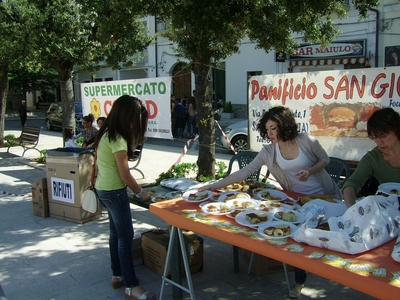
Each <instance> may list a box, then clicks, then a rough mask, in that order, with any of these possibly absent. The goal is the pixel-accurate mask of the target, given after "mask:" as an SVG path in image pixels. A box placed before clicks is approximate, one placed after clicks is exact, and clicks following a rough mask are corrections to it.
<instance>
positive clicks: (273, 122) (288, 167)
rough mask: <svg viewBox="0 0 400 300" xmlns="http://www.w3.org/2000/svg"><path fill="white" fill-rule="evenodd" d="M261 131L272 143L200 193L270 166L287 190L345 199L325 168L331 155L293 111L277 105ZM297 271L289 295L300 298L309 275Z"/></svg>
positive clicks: (260, 125) (268, 113)
mask: <svg viewBox="0 0 400 300" xmlns="http://www.w3.org/2000/svg"><path fill="white" fill-rule="evenodd" d="M257 130H258V131H259V133H260V136H261V137H262V138H263V139H265V140H267V142H269V144H266V145H264V146H263V148H262V149H261V151H260V153H259V154H258V155H257V156H256V157H255V158H254V160H253V161H252V162H251V163H250V164H248V165H247V166H246V167H244V168H243V169H240V170H238V171H236V172H234V173H232V174H230V175H229V176H228V177H225V178H224V179H222V180H219V181H217V182H215V183H213V184H210V185H206V186H203V187H201V188H199V190H205V189H210V190H216V189H220V188H222V187H225V186H227V185H229V184H232V183H235V182H240V181H242V180H244V179H246V178H247V177H249V176H250V175H251V174H253V173H254V172H256V171H257V170H258V169H260V168H261V167H262V166H263V165H266V166H267V167H268V170H269V171H270V172H271V174H272V176H274V178H275V179H276V180H277V181H278V182H279V184H280V185H281V186H282V188H283V189H284V190H288V191H295V192H298V193H302V194H308V195H309V194H314V193H315V194H326V195H330V196H333V197H334V198H336V199H343V195H342V193H341V191H340V189H339V187H338V186H337V184H336V183H335V182H334V180H333V179H332V178H331V177H330V175H329V174H328V173H327V172H326V171H325V169H324V168H325V166H326V165H327V164H328V163H329V157H328V154H327V153H326V151H325V150H324V149H323V148H322V146H321V145H320V143H319V142H318V140H317V139H315V138H314V137H312V136H310V135H308V134H306V133H299V132H298V128H297V123H296V121H295V118H294V116H293V112H292V111H291V110H290V109H289V108H287V107H283V106H275V107H272V108H271V109H269V110H268V111H266V112H265V113H264V115H263V117H262V118H261V120H260V121H259V122H258V124H257ZM270 142H272V143H270ZM294 270H295V282H296V284H295V285H294V286H293V287H292V289H291V291H290V293H289V296H290V297H291V298H298V297H299V296H300V293H301V289H302V288H303V286H304V283H305V281H306V272H305V271H304V270H302V269H299V268H294Z"/></svg>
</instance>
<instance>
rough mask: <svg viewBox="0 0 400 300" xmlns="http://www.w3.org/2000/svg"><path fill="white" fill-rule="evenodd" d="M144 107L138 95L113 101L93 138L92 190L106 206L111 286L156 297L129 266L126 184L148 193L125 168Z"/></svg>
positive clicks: (133, 299) (139, 137) (141, 129)
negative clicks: (94, 150)
mask: <svg viewBox="0 0 400 300" xmlns="http://www.w3.org/2000/svg"><path fill="white" fill-rule="evenodd" d="M147 119H148V115H147V110H146V108H145V107H144V106H143V105H142V103H141V102H140V100H139V99H137V98H135V97H131V96H127V95H124V96H121V97H119V98H118V99H117V100H115V102H114V103H113V106H112V109H111V111H110V114H109V115H108V117H107V119H106V120H105V123H104V124H103V125H102V126H101V128H100V130H99V132H98V134H97V136H96V140H95V144H94V146H95V149H96V155H97V162H96V165H97V170H98V172H97V178H96V183H95V187H96V192H97V194H98V196H99V198H100V200H101V201H102V202H103V203H104V205H105V206H106V207H107V211H108V216H109V220H110V238H109V247H110V257H111V269H112V272H113V276H112V278H111V286H112V287H113V288H115V289H117V288H120V287H122V286H124V285H125V286H126V288H125V299H129V300H137V299H147V300H153V299H156V296H155V295H154V294H152V293H150V292H148V291H145V290H144V289H143V288H142V287H141V286H140V285H139V282H138V280H137V277H136V274H135V269H134V267H133V254H132V240H133V236H134V234H133V226H132V216H131V210H130V202H129V198H128V194H127V191H126V188H127V187H129V188H130V189H131V190H132V191H133V192H135V193H136V194H138V195H139V196H140V198H141V199H142V200H148V199H149V198H150V195H149V194H148V193H147V192H146V191H145V190H143V189H142V187H141V186H140V185H139V184H138V183H137V182H136V180H135V178H134V177H133V176H132V174H131V172H130V171H129V165H128V157H133V154H134V149H135V148H134V147H133V145H139V144H142V143H143V142H144V138H145V137H144V136H145V133H146V130H147Z"/></svg>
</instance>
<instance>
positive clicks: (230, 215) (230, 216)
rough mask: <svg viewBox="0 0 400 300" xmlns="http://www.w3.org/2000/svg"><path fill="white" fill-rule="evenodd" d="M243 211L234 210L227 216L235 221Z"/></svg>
mask: <svg viewBox="0 0 400 300" xmlns="http://www.w3.org/2000/svg"><path fill="white" fill-rule="evenodd" d="M242 211H243V210H240V209H233V210H232V211H231V212H230V213H229V214H227V215H226V216H227V217H229V218H231V219H234V218H236V216H237V215H238V214H239V213H241V212H242ZM235 212H236V214H235ZM232 214H233V215H232Z"/></svg>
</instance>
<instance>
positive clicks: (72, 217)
mask: <svg viewBox="0 0 400 300" xmlns="http://www.w3.org/2000/svg"><path fill="white" fill-rule="evenodd" d="M49 211H50V217H52V218H55V219H60V220H64V221H67V222H72V223H78V224H84V223H87V222H90V221H93V220H96V219H98V218H100V217H101V212H100V213H96V214H91V213H90V212H87V211H86V210H83V208H82V207H73V206H68V205H64V204H59V203H54V202H49Z"/></svg>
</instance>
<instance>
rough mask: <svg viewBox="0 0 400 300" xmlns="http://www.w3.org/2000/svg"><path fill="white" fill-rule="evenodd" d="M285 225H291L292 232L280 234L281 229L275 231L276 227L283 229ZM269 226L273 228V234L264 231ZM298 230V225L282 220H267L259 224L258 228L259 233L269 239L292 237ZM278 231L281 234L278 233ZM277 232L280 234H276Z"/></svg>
mask: <svg viewBox="0 0 400 300" xmlns="http://www.w3.org/2000/svg"><path fill="white" fill-rule="evenodd" d="M284 227H289V228H290V233H289V234H287V235H280V234H281V232H280V231H279V230H278V231H277V232H276V233H275V230H276V229H280V230H282V228H284ZM267 228H270V229H271V230H272V234H271V235H269V234H267V233H266V232H264V231H265V229H267ZM296 230H297V227H296V226H295V225H293V224H291V223H284V222H280V221H271V222H266V223H264V224H262V225H260V226H258V229H257V231H258V234H259V235H261V236H263V237H265V238H267V239H285V238H288V237H291V236H292V235H293V233H294V232H295V231H296ZM278 232H279V233H280V234H278ZM276 234H278V235H276Z"/></svg>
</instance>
